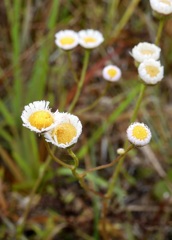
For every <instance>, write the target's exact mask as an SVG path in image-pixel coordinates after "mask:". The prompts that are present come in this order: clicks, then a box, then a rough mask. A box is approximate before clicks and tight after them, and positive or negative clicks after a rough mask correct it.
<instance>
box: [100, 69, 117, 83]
mask: <svg viewBox="0 0 172 240" xmlns="http://www.w3.org/2000/svg"><path fill="white" fill-rule="evenodd" d="M102 75H103V78H104V79H105V80H107V81H111V82H116V81H118V80H119V79H120V77H121V69H120V68H118V67H117V66H115V65H108V66H106V67H104V68H103V71H102Z"/></svg>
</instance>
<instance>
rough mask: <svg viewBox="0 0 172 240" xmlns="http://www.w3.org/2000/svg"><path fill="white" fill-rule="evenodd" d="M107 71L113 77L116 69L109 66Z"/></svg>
mask: <svg viewBox="0 0 172 240" xmlns="http://www.w3.org/2000/svg"><path fill="white" fill-rule="evenodd" d="M107 72H108V75H109V76H110V77H111V78H113V77H115V76H116V74H117V71H116V70H115V69H113V68H110V69H109V70H108V71H107Z"/></svg>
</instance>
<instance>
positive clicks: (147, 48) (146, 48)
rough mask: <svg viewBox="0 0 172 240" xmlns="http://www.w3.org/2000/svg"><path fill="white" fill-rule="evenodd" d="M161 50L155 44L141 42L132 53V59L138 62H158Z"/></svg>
mask: <svg viewBox="0 0 172 240" xmlns="http://www.w3.org/2000/svg"><path fill="white" fill-rule="evenodd" d="M160 52H161V49H160V48H159V47H157V46H156V45H155V44H153V43H148V42H140V43H139V44H137V45H136V46H135V47H134V48H133V49H132V51H131V55H132V57H133V58H134V59H135V60H136V61H137V62H139V63H140V62H143V61H144V60H146V59H150V58H152V59H154V60H158V59H159V57H160Z"/></svg>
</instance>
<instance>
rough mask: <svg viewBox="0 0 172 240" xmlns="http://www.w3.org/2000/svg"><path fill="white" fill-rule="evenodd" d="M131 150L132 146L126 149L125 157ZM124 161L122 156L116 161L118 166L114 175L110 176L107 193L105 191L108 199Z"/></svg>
mask: <svg viewBox="0 0 172 240" xmlns="http://www.w3.org/2000/svg"><path fill="white" fill-rule="evenodd" d="M133 148H134V146H133V145H130V147H128V149H127V150H126V151H125V155H126V154H127V152H129V151H130V150H131V149H133ZM124 159H125V158H124V155H122V157H121V158H120V160H119V161H118V164H117V166H116V168H115V171H114V174H113V175H112V178H111V181H110V183H109V188H108V191H107V194H106V196H107V197H109V198H110V197H111V195H112V193H113V190H114V186H115V183H116V180H117V178H118V175H119V173H120V171H121V167H122V165H123V162H124Z"/></svg>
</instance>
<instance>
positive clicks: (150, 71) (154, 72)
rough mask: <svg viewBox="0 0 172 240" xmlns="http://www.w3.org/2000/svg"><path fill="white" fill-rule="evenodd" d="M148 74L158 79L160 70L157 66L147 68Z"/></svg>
mask: <svg viewBox="0 0 172 240" xmlns="http://www.w3.org/2000/svg"><path fill="white" fill-rule="evenodd" d="M145 68H146V71H147V74H149V75H150V76H151V77H156V76H157V75H158V73H159V68H158V67H155V66H149V65H148V66H146V67H145Z"/></svg>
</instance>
